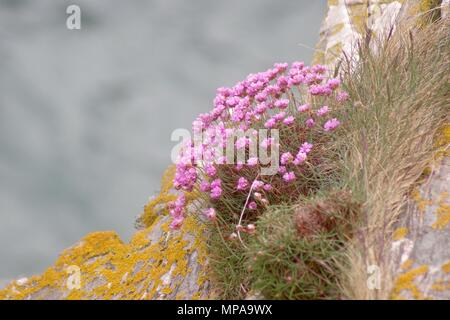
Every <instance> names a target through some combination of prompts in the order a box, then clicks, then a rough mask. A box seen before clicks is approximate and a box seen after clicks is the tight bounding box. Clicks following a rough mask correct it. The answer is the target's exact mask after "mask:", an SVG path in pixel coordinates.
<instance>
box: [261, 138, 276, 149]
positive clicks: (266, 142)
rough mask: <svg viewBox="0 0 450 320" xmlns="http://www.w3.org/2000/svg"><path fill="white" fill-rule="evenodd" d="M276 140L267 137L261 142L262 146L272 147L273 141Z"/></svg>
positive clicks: (265, 147)
mask: <svg viewBox="0 0 450 320" xmlns="http://www.w3.org/2000/svg"><path fill="white" fill-rule="evenodd" d="M274 142H275V139H274V138H266V139H264V140H263V141H262V142H261V147H263V148H264V149H267V148H268V147H270V146H271V145H272V144H273V143H274Z"/></svg>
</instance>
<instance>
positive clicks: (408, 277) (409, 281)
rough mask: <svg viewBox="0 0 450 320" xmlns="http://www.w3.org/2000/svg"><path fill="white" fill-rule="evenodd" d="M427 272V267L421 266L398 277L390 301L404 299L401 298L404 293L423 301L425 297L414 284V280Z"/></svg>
mask: <svg viewBox="0 0 450 320" xmlns="http://www.w3.org/2000/svg"><path fill="white" fill-rule="evenodd" d="M427 272H428V266H426V265H422V266H420V267H417V268H415V269H412V270H410V271H407V272H405V273H403V274H401V275H399V276H398V277H397V279H396V280H395V286H394V289H393V291H392V299H395V300H397V299H403V298H405V297H402V296H401V294H402V293H403V292H404V291H407V292H410V293H411V295H412V297H413V298H414V299H419V300H421V299H424V298H425V297H424V296H423V294H422V293H421V292H420V290H419V288H418V287H417V285H416V284H415V283H414V280H415V279H416V278H418V277H419V276H421V275H424V274H426V273H427Z"/></svg>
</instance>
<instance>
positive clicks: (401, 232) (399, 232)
mask: <svg viewBox="0 0 450 320" xmlns="http://www.w3.org/2000/svg"><path fill="white" fill-rule="evenodd" d="M408 232H409V230H408V228H405V227H401V228H397V229H396V230H395V231H394V233H393V234H392V239H393V240H394V241H397V240H401V239H403V238H404V237H406V236H407V235H408Z"/></svg>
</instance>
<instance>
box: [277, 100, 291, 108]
mask: <svg viewBox="0 0 450 320" xmlns="http://www.w3.org/2000/svg"><path fill="white" fill-rule="evenodd" d="M288 105H289V100H288V99H279V100H277V101H275V107H276V108H280V109H286V108H287V106H288Z"/></svg>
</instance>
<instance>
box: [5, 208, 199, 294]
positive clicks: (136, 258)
mask: <svg viewBox="0 0 450 320" xmlns="http://www.w3.org/2000/svg"><path fill="white" fill-rule="evenodd" d="M160 219H161V217H157V218H156V219H155V221H154V223H153V225H152V226H150V227H149V228H147V229H144V230H141V231H138V232H137V233H136V234H135V235H134V236H133V238H132V240H131V241H130V244H124V243H123V242H122V241H121V240H120V239H119V237H118V236H117V234H116V233H115V232H95V233H92V234H90V235H88V236H86V237H85V238H83V239H82V240H81V241H80V243H79V244H77V245H75V246H73V247H71V248H69V249H66V250H65V251H63V253H62V254H61V256H60V257H59V259H58V260H57V261H56V263H55V265H54V266H52V267H50V268H48V269H47V271H45V272H44V274H42V275H41V276H33V277H31V278H30V280H29V281H28V282H27V283H26V284H25V285H24V286H21V287H20V288H19V289H18V288H16V286H15V285H14V283H11V284H10V285H8V286H7V287H6V288H5V289H3V290H1V291H0V299H25V298H29V297H32V298H34V299H43V298H46V296H48V294H49V293H51V292H59V293H62V297H65V298H66V299H154V298H157V297H158V296H161V295H162V296H165V295H169V294H171V293H172V292H173V289H174V287H175V286H176V285H177V284H178V283H176V282H175V281H168V282H167V283H166V282H163V281H162V280H161V279H162V277H163V276H164V275H166V274H168V273H170V272H171V274H170V277H171V279H173V280H175V279H177V278H181V279H183V278H184V277H185V276H186V274H187V272H188V271H189V266H188V261H189V257H190V255H191V254H192V253H193V252H194V251H195V252H197V257H198V258H197V262H198V263H200V264H201V265H203V264H205V260H206V244H205V242H206V241H205V238H204V232H205V227H204V226H203V225H201V224H200V223H199V222H198V221H197V220H196V219H195V218H194V217H192V216H190V217H187V218H186V223H185V224H184V225H183V227H182V228H181V230H180V231H178V232H176V233H173V234H167V233H165V232H162V235H161V237H160V239H158V241H150V239H149V237H148V235H149V233H150V232H151V231H152V230H153V229H152V228H162V225H166V224H168V223H167V222H166V223H160ZM187 234H189V235H191V236H192V237H193V238H194V239H195V240H194V241H193V242H191V241H190V240H187V239H188V237H186V235H187ZM189 238H190V237H189ZM73 265H74V266H78V267H79V269H80V271H81V274H80V275H81V277H80V279H81V287H80V288H79V289H72V290H69V289H68V288H67V286H66V281H67V279H68V276H69V275H68V274H67V272H66V271H65V270H66V268H67V267H68V266H73ZM206 272H207V268H203V269H202V270H201V271H200V273H199V279H202V282H198V286H199V290H198V291H202V288H204V285H205V282H206V281H205V280H204V279H207V278H208V277H207V276H206ZM177 276H178V277H177ZM181 298H184V299H187V298H190V297H188V296H184V297H181Z"/></svg>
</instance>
